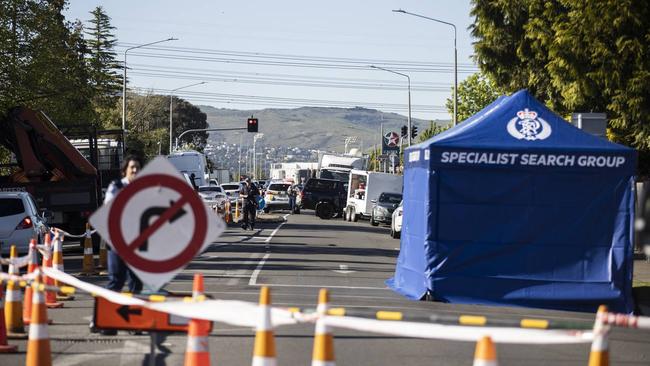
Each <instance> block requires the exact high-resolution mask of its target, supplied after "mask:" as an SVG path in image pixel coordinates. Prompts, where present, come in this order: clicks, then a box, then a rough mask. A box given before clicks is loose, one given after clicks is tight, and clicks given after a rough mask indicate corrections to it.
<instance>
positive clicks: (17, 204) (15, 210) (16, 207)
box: [0, 198, 25, 217]
mask: <svg viewBox="0 0 650 366" xmlns="http://www.w3.org/2000/svg"><path fill="white" fill-rule="evenodd" d="M23 212H25V207H24V206H23V200H22V199H20V198H0V217H5V216H12V215H18V214H19V213H23Z"/></svg>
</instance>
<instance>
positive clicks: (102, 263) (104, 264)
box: [97, 239, 108, 275]
mask: <svg viewBox="0 0 650 366" xmlns="http://www.w3.org/2000/svg"><path fill="white" fill-rule="evenodd" d="M97 268H98V269H106V268H108V251H107V249H106V241H105V240H104V239H101V240H100V241H99V263H97ZM99 274H100V275H104V274H108V272H105V271H103V272H100V273H99Z"/></svg>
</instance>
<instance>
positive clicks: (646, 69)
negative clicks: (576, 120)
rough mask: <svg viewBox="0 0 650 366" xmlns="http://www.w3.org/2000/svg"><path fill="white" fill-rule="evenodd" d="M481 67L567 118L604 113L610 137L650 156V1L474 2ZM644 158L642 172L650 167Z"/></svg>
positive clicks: (506, 86) (502, 85)
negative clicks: (572, 115)
mask: <svg viewBox="0 0 650 366" xmlns="http://www.w3.org/2000/svg"><path fill="white" fill-rule="evenodd" d="M472 5H473V6H472V15H473V16H474V17H475V21H474V24H473V25H472V26H471V29H472V35H473V36H474V38H475V39H476V42H475V54H476V56H475V58H476V60H477V62H478V64H479V67H480V68H481V70H482V71H483V72H484V73H485V74H486V75H487V76H488V77H489V78H490V79H492V80H494V81H495V84H496V85H497V87H498V88H499V89H501V90H503V91H505V92H509V93H510V92H513V91H515V90H517V89H520V88H528V89H529V90H530V91H531V93H533V94H534V95H535V96H536V97H537V98H538V99H540V100H542V101H543V102H545V103H546V104H547V105H548V106H549V107H551V108H552V109H553V110H555V111H556V112H558V113H560V114H561V115H567V114H568V113H570V112H605V113H606V114H607V117H608V119H609V130H608V136H609V137H610V138H611V139H613V140H614V141H616V142H619V143H623V144H626V145H629V146H631V147H635V148H637V149H638V150H639V152H640V154H641V155H642V157H643V156H645V155H648V154H650V47H648V45H649V44H650V3H649V2H647V1H629V0H551V1H545V0H498V1H489V0H473V1H472ZM646 161H649V159H645V158H642V159H641V164H640V166H639V168H640V171H641V173H642V174H647V173H648V172H650V166H649V165H648V164H647V163H645V162H646Z"/></svg>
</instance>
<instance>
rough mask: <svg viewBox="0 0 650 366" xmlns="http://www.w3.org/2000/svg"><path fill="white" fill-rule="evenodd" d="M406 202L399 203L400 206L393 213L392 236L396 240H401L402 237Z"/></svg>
mask: <svg viewBox="0 0 650 366" xmlns="http://www.w3.org/2000/svg"><path fill="white" fill-rule="evenodd" d="M403 204H404V201H401V202H400V203H399V206H397V208H396V209H395V211H393V220H392V221H391V223H390V236H391V237H392V238H394V239H399V237H400V236H401V235H402V219H403V218H404V206H403Z"/></svg>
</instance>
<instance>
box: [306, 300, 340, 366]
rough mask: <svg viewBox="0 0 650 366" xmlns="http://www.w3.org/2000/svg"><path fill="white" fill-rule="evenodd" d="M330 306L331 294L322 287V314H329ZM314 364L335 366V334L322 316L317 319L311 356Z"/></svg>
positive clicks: (315, 365)
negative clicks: (333, 334)
mask: <svg viewBox="0 0 650 366" xmlns="http://www.w3.org/2000/svg"><path fill="white" fill-rule="evenodd" d="M328 308H329V294H328V292H327V289H324V288H322V289H321V290H320V292H319V293H318V308H316V312H317V313H318V315H320V316H325V315H326V314H327V309H328ZM311 365H312V366H334V365H336V362H335V361H334V336H332V332H331V331H330V329H329V327H328V326H327V325H326V324H325V321H324V320H323V319H322V318H319V319H318V320H317V321H316V334H315V335H314V352H313V353H312V357H311Z"/></svg>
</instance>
